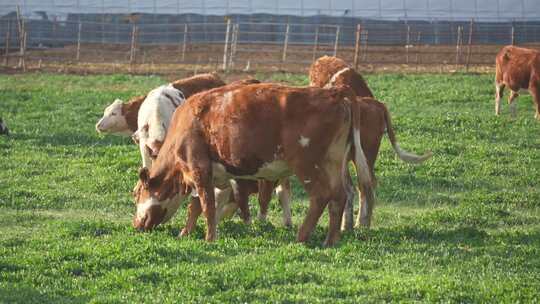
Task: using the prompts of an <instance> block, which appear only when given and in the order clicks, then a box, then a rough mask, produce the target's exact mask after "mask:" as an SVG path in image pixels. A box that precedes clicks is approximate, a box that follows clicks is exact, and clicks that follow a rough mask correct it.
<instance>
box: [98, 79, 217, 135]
mask: <svg viewBox="0 0 540 304" xmlns="http://www.w3.org/2000/svg"><path fill="white" fill-rule="evenodd" d="M171 84H172V86H173V87H174V88H175V89H177V90H180V91H181V92H182V94H184V97H185V98H189V96H191V95H193V94H196V93H199V92H202V91H205V90H209V89H212V88H217V87H220V86H223V85H225V83H224V82H223V81H222V80H221V78H219V76H218V75H217V74H214V73H207V74H198V75H195V76H192V77H188V78H184V79H179V80H176V81H173V82H172V83H171ZM145 98H146V95H142V96H136V97H133V98H131V99H130V100H129V101H128V102H127V103H124V102H123V101H122V100H120V99H116V100H115V101H114V102H113V103H112V104H110V105H109V106H108V107H107V108H106V109H105V111H104V113H103V117H102V118H101V119H100V120H99V121H98V122H97V124H96V131H97V132H98V133H111V134H116V135H123V136H132V135H133V133H135V131H137V129H138V125H137V117H138V114H139V108H140V107H141V104H142V103H143V101H144V100H145Z"/></svg>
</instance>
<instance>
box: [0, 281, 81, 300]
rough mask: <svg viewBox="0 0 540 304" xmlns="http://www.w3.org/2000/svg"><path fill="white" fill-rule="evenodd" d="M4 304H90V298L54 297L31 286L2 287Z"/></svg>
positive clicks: (1, 293) (0, 295)
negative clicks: (66, 303) (65, 303)
mask: <svg viewBox="0 0 540 304" xmlns="http://www.w3.org/2000/svg"><path fill="white" fill-rule="evenodd" d="M0 299H1V301H2V303H61V302H62V303H64V302H69V303H88V301H90V298H88V297H83V296H62V297H59V296H53V295H49V294H47V292H46V291H45V290H43V291H40V290H38V289H36V288H34V287H31V286H10V285H9V284H8V285H6V286H5V287H3V286H0Z"/></svg>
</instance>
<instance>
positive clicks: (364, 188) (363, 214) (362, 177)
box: [350, 100, 375, 227]
mask: <svg viewBox="0 0 540 304" xmlns="http://www.w3.org/2000/svg"><path fill="white" fill-rule="evenodd" d="M350 104H351V112H352V113H351V114H352V123H351V131H350V133H351V134H350V135H352V136H351V137H352V138H351V139H352V140H351V141H352V146H353V148H354V155H353V157H352V159H353V162H354V166H355V168H356V174H357V177H358V188H359V189H360V191H361V192H362V195H363V196H364V198H365V200H363V201H362V205H361V206H360V212H359V214H358V218H357V221H356V225H357V226H359V225H360V226H363V227H369V226H370V225H371V215H372V213H373V208H374V206H375V194H374V192H373V176H371V170H370V169H369V166H368V163H367V160H366V156H365V154H364V150H363V149H362V141H361V138H360V136H361V134H360V119H361V115H360V114H361V111H360V105H359V104H358V102H356V100H351V103H350Z"/></svg>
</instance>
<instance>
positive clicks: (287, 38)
mask: <svg viewBox="0 0 540 304" xmlns="http://www.w3.org/2000/svg"><path fill="white" fill-rule="evenodd" d="M289 33H290V25H289V24H288V23H287V29H286V30H285V41H284V43H283V54H282V56H281V61H282V62H285V60H287V47H288V45H289Z"/></svg>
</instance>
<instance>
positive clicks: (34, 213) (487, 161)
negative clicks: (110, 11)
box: [0, 74, 540, 303]
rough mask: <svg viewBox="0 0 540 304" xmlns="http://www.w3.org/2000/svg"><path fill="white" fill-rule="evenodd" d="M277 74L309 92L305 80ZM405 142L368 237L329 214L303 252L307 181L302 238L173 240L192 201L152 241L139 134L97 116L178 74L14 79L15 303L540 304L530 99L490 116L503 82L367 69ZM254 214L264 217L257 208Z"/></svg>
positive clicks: (9, 299) (3, 257) (2, 182)
mask: <svg viewBox="0 0 540 304" xmlns="http://www.w3.org/2000/svg"><path fill="white" fill-rule="evenodd" d="M270 78H271V80H274V81H282V82H287V83H290V84H295V85H300V84H306V83H307V80H306V78H305V76H295V75H285V74H276V75H273V76H271V77H270ZM367 80H368V83H369V85H370V87H371V88H372V89H373V91H374V92H375V95H376V96H377V97H378V98H379V99H380V100H383V101H386V102H387V104H388V106H389V109H390V111H391V113H392V117H393V122H394V127H395V129H396V132H397V136H398V139H399V141H400V143H401V145H402V147H403V148H405V149H407V150H410V151H415V152H418V153H420V152H422V151H424V150H425V149H430V150H432V151H433V153H434V157H433V159H431V160H429V161H428V162H427V163H425V164H423V165H420V166H411V165H407V164H404V163H403V162H401V161H399V160H398V159H397V157H396V156H395V155H394V153H393V151H392V150H391V148H390V145H389V142H388V140H387V139H384V140H383V145H382V148H381V153H380V155H379V159H378V163H377V169H376V171H377V177H378V188H377V198H378V205H377V207H376V209H375V213H374V226H373V228H372V229H371V230H369V231H366V230H358V229H357V230H355V231H354V232H351V233H346V234H344V235H343V237H342V240H341V241H340V243H339V244H338V246H337V247H335V248H330V249H324V248H321V247H320V244H321V242H322V241H323V239H324V236H325V233H326V228H327V215H326V214H325V215H324V216H323V219H322V220H321V222H320V223H319V226H318V228H317V230H316V232H315V234H314V236H313V237H312V241H311V242H309V243H308V244H306V245H300V244H297V243H295V242H294V239H295V235H296V228H297V227H298V224H299V223H300V222H301V220H302V219H303V216H304V214H305V211H306V206H307V201H306V197H305V193H304V192H303V191H302V189H300V187H299V186H298V184H297V183H295V184H294V189H293V192H294V201H293V213H294V223H295V229H294V230H288V229H285V228H283V227H282V225H281V223H280V212H281V210H280V208H279V207H278V204H277V202H276V201H275V199H274V200H273V202H272V204H271V210H270V215H271V216H270V222H269V223H261V222H257V221H255V222H254V224H253V225H251V226H246V225H244V224H243V223H242V222H241V221H240V220H239V219H238V218H234V219H231V220H229V221H226V222H224V223H222V224H221V225H220V227H219V240H218V241H217V242H215V243H212V244H207V243H205V242H204V241H203V234H204V225H203V221H202V220H200V221H199V224H198V228H197V231H196V233H195V235H194V236H192V237H189V238H187V239H182V240H178V239H176V238H175V236H176V234H177V233H178V231H179V228H180V226H181V225H183V221H184V216H185V209H184V208H182V209H181V212H180V213H179V214H178V215H177V216H176V217H175V218H174V220H173V221H172V222H171V223H169V224H166V225H164V226H163V227H160V228H159V229H157V230H156V231H154V232H153V233H137V232H135V231H134V230H133V229H132V228H131V227H130V219H131V215H130V214H131V213H132V212H133V211H134V208H133V203H132V201H131V196H130V191H131V189H132V187H133V185H134V183H135V181H136V171H137V168H138V166H139V163H140V156H139V154H138V150H137V149H136V147H135V146H134V145H133V144H132V143H131V140H130V139H127V138H120V137H113V136H106V137H103V136H99V135H98V134H96V132H95V131H94V124H95V122H96V121H97V119H98V118H99V117H101V113H102V110H103V108H104V106H105V105H107V104H109V103H110V102H111V101H112V100H114V99H115V98H117V97H120V98H124V99H127V98H128V97H130V96H133V95H137V94H143V93H145V92H147V91H148V90H149V89H151V88H153V87H155V86H157V85H158V84H161V83H162V82H164V80H163V79H160V78H159V77H148V76H147V77H143V76H125V75H113V76H68V75H50V74H25V75H9V76H8V75H0V116H2V117H3V118H4V119H5V121H7V123H8V126H9V127H10V129H11V132H12V135H11V136H9V137H0V302H2V303H43V302H57V303H79V302H95V303H117V302H128V303H133V302H136V303H137V302H139V303H141V302H144V303H149V302H150V303H152V302H159V303H173V302H174V303H178V302H205V303H206V302H208V303H210V302H211V303H223V302H234V303H240V302H250V303H251V302H305V303H317V302H347V303H363V302H398V301H404V302H416V301H420V302H491V303H494V302H507V303H515V302H538V301H540V187H539V184H538V182H539V181H540V123H539V122H536V121H534V119H533V113H534V112H533V108H532V102H531V100H530V96H522V97H520V99H519V100H518V118H517V119H516V120H512V119H510V117H509V115H508V107H507V106H506V104H504V107H503V115H502V116H501V117H495V116H494V115H493V112H494V106H493V97H494V88H493V85H492V84H493V76H492V75H462V74H456V75H438V74H425V75H401V74H382V75H368V76H367ZM251 205H252V215H255V214H256V212H257V205H256V203H255V199H254V198H252V204H251Z"/></svg>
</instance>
